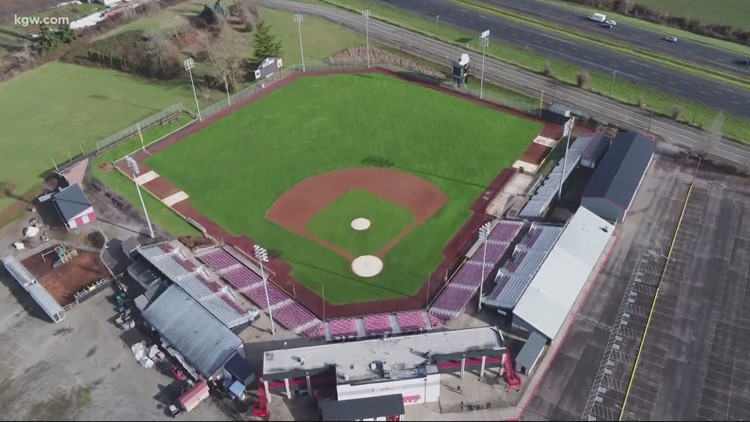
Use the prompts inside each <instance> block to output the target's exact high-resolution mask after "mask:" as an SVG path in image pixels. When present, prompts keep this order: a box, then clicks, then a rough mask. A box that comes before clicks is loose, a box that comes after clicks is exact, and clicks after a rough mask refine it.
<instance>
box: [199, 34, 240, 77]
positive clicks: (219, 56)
mask: <svg viewBox="0 0 750 422" xmlns="http://www.w3.org/2000/svg"><path fill="white" fill-rule="evenodd" d="M233 36H234V35H233V34H232V33H231V32H228V33H226V34H225V35H224V36H222V37H218V38H216V39H212V38H211V36H210V35H209V34H207V33H205V32H201V33H200V34H199V36H198V40H199V42H200V43H201V44H202V45H203V48H204V49H205V50H206V53H207V54H208V61H209V63H210V64H211V76H213V77H214V78H215V79H216V81H217V83H219V84H221V85H224V81H226V84H227V86H226V88H227V89H228V90H229V91H234V89H235V87H237V86H238V85H239V83H240V80H241V78H242V74H243V73H244V70H243V68H242V62H243V60H244V58H243V57H242V56H241V54H240V52H239V50H238V49H237V47H236V44H235V43H234V41H233Z"/></svg>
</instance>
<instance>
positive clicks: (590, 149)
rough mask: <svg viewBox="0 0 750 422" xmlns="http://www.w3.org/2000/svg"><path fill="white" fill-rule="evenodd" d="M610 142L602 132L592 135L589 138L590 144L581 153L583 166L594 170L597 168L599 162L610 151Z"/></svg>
mask: <svg viewBox="0 0 750 422" xmlns="http://www.w3.org/2000/svg"><path fill="white" fill-rule="evenodd" d="M610 142H611V140H610V139H609V138H608V137H606V136H604V134H603V133H601V132H596V133H595V134H593V135H591V136H590V137H589V142H588V143H587V144H586V147H585V148H584V149H583V151H582V152H581V166H583V167H588V168H592V169H593V168H596V165H597V163H598V162H599V160H601V159H602V157H603V156H604V154H605V153H606V152H607V150H608V149H609V143H610Z"/></svg>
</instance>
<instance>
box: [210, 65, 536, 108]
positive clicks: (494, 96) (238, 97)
mask: <svg viewBox="0 0 750 422" xmlns="http://www.w3.org/2000/svg"><path fill="white" fill-rule="evenodd" d="M364 66H365V65H364V64H362V63H357V64H330V63H325V62H311V63H307V64H306V65H305V71H304V72H303V71H302V66H301V65H293V66H290V67H287V68H286V69H282V70H280V71H279V72H276V73H274V74H272V75H271V76H269V77H268V78H266V79H265V80H262V81H258V82H256V83H254V84H253V85H250V86H249V87H247V88H245V89H243V90H241V91H238V92H236V93H235V94H233V95H231V96H230V97H229V98H225V99H223V100H221V101H218V102H216V103H214V104H212V105H210V106H208V107H206V108H204V109H202V110H201V116H202V117H203V118H206V117H211V116H213V115H215V114H217V113H219V112H221V111H222V110H224V109H226V108H228V107H229V106H231V105H232V104H237V103H239V102H241V101H243V100H245V99H247V98H249V97H250V96H252V95H254V94H256V93H258V92H260V91H262V90H263V89H265V88H266V87H269V86H273V85H274V84H276V83H278V82H280V81H283V80H284V79H286V78H287V77H289V76H291V75H292V74H294V73H308V72H325V71H336V70H351V69H362V68H363V67H364ZM372 67H374V68H381V69H387V70H390V71H392V72H395V73H399V74H402V75H404V76H407V77H410V78H412V79H416V80H419V81H422V82H425V83H429V84H432V85H438V86H441V87H443V88H448V89H451V90H454V91H457V92H461V93H464V94H467V95H470V96H472V97H476V98H479V90H478V89H476V88H467V87H458V86H456V84H454V83H452V82H451V81H449V80H446V79H440V78H437V77H435V76H430V75H426V74H424V73H420V72H419V71H414V70H407V69H404V68H401V67H398V66H394V65H391V64H388V63H374V64H372ZM482 99H483V100H485V101H488V102H491V103H495V104H498V105H501V106H504V107H508V108H512V109H514V110H518V111H522V112H524V113H529V114H536V113H538V111H539V105H538V104H536V103H535V102H533V101H523V100H519V99H516V98H508V97H505V96H503V95H501V94H498V93H495V92H486V91H485V92H483V95H482Z"/></svg>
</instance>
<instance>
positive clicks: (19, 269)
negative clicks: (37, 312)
mask: <svg viewBox="0 0 750 422" xmlns="http://www.w3.org/2000/svg"><path fill="white" fill-rule="evenodd" d="M3 265H4V266H5V269H6V270H7V271H8V273H10V275H11V276H13V278H14V279H16V281H17V282H18V284H20V285H21V287H23V289H24V290H26V291H27V292H29V295H31V298H32V299H34V302H36V303H37V305H39V307H40V308H42V310H43V311H44V313H45V314H47V316H48V317H50V319H52V321H53V322H54V323H58V322H60V321H62V320H64V319H65V310H64V309H63V307H62V306H60V304H59V303H57V301H56V300H55V298H53V297H52V295H51V294H49V292H48V291H47V289H45V288H44V286H42V285H41V284H39V282H38V281H37V280H36V279H35V278H34V276H33V275H31V273H30V272H29V271H28V270H27V269H26V267H24V266H23V265H22V264H21V263H20V262H19V261H18V259H16V258H15V257H13V256H6V257H5V258H3Z"/></svg>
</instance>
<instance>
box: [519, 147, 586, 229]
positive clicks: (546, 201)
mask: <svg viewBox="0 0 750 422" xmlns="http://www.w3.org/2000/svg"><path fill="white" fill-rule="evenodd" d="M588 143H589V137H582V138H577V139H576V140H575V141H573V142H572V143H571V144H570V148H569V149H568V155H567V159H566V160H564V161H565V162H564V163H563V159H562V158H560V161H559V162H558V163H557V165H555V167H554V168H553V169H552V171H550V172H549V174H548V175H547V178H546V179H545V180H544V182H543V183H542V185H541V186H540V187H539V188H538V189H537V191H536V193H534V196H532V197H531V199H529V201H528V202H527V203H526V205H524V207H523V208H522V209H521V212H519V213H518V216H519V217H524V218H542V217H543V216H544V214H545V213H546V212H547V210H548V209H549V206H550V204H551V203H552V200H553V199H554V198H555V196H556V195H557V193H558V192H559V190H560V178H562V179H563V180H562V182H563V183H565V181H566V180H567V179H568V177H570V174H571V173H573V170H574V169H575V168H576V166H577V165H578V163H579V162H580V161H581V151H583V149H584V148H585V147H586V145H588ZM563 164H564V165H565V174H563Z"/></svg>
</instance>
